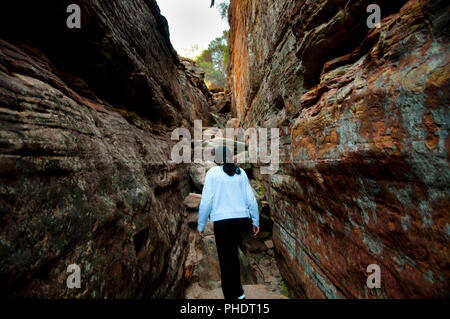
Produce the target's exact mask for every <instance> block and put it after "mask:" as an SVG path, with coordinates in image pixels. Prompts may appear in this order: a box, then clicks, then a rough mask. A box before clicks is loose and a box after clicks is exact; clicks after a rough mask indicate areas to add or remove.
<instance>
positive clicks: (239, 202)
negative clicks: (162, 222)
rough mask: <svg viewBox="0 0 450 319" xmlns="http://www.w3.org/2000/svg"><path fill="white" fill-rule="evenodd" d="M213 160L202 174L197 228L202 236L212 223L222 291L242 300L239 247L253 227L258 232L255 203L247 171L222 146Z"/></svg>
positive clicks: (230, 297)
mask: <svg viewBox="0 0 450 319" xmlns="http://www.w3.org/2000/svg"><path fill="white" fill-rule="evenodd" d="M215 159H216V163H223V165H221V166H215V167H213V168H211V169H210V170H209V171H208V172H207V174H206V177H205V184H204V186H203V191H202V199H201V201H200V208H199V213H198V227H197V230H198V232H199V234H200V236H201V237H204V234H203V231H204V229H205V226H206V223H207V220H208V218H209V219H210V220H211V221H212V222H214V236H215V239H216V248H217V254H218V255H219V265H220V275H221V282H222V291H223V295H224V297H225V299H245V294H244V290H243V288H242V284H241V279H240V268H239V252H238V246H239V243H240V241H241V239H242V236H243V235H244V234H245V233H246V232H249V231H250V229H251V225H252V226H253V236H256V235H257V234H258V233H259V213H258V204H257V202H256V199H255V195H254V194H253V190H252V187H251V185H250V182H249V181H248V177H247V174H246V173H245V171H244V170H243V169H240V168H239V167H237V166H236V165H235V164H234V163H233V154H232V153H231V151H230V150H229V149H228V148H227V147H225V146H223V147H218V148H216V152H215Z"/></svg>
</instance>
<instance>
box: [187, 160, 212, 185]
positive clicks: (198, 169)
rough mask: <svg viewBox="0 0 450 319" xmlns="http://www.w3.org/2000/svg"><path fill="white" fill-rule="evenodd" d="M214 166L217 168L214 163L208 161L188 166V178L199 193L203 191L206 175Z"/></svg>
mask: <svg viewBox="0 0 450 319" xmlns="http://www.w3.org/2000/svg"><path fill="white" fill-rule="evenodd" d="M214 166H217V165H216V163H214V162H210V161H205V162H202V163H192V164H191V165H190V166H189V176H190V178H191V181H192V183H193V184H194V186H195V188H196V189H197V190H198V191H201V190H202V189H203V184H204V183H205V176H206V173H207V172H208V170H209V169H210V168H212V167H214Z"/></svg>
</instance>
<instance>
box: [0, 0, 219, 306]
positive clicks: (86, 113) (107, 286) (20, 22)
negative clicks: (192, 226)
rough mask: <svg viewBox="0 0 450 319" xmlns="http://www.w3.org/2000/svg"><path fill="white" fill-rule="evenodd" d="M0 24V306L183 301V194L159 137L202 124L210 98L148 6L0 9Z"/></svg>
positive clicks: (14, 4) (87, 3)
mask: <svg viewBox="0 0 450 319" xmlns="http://www.w3.org/2000/svg"><path fill="white" fill-rule="evenodd" d="M70 3H78V4H79V5H80V7H81V17H82V23H81V29H68V28H67V27H66V19H67V17H68V16H69V14H68V13H66V8H67V6H68V5H69V4H70ZM0 25H1V28H0V30H1V31H0V256H1V258H0V287H1V288H0V291H1V295H2V296H4V297H10V298H18V297H19V298H20V297H41V298H56V297H57V298H61V297H62V298H74V297H76V298H166V297H169V298H170V297H181V296H183V280H182V278H183V274H184V271H183V263H184V260H185V259H186V255H187V248H188V230H187V226H186V225H185V223H183V215H182V213H183V211H184V208H183V204H182V202H183V198H184V196H186V195H187V194H188V193H189V191H190V186H189V182H188V174H187V169H186V167H183V166H180V165H174V164H171V163H170V162H169V158H170V149H171V146H172V143H174V142H172V141H171V140H170V132H171V131H172V129H173V128H175V127H177V126H185V127H189V126H190V123H191V122H192V121H193V120H194V119H202V120H204V123H206V124H208V123H209V103H210V102H211V95H210V93H209V91H208V90H207V88H206V86H205V84H204V83H203V81H202V80H201V77H199V76H198V75H197V74H195V73H194V72H192V71H189V70H188V65H187V64H186V63H185V62H183V63H181V62H180V61H179V60H178V57H177V55H176V53H175V51H174V50H173V48H172V46H171V44H170V41H169V34H168V26H167V22H166V20H165V19H164V18H163V17H162V16H161V15H160V13H159V8H158V6H157V4H156V2H155V1H154V0H127V1H121V0H112V1H100V0H84V1H74V0H70V1H59V0H58V1H54V0H48V1H39V3H38V2H37V1H33V2H31V3H30V2H28V1H11V2H10V3H9V4H8V5H6V4H5V5H2V10H1V13H0ZM70 264H77V265H78V266H79V267H80V269H81V288H80V289H68V288H67V286H66V278H67V277H68V276H69V273H67V272H66V269H67V267H68V265H70Z"/></svg>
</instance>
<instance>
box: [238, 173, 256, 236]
mask: <svg viewBox="0 0 450 319" xmlns="http://www.w3.org/2000/svg"><path fill="white" fill-rule="evenodd" d="M242 171H243V175H244V183H245V185H244V186H245V195H246V202H247V206H248V209H249V211H250V217H251V219H252V225H253V226H254V227H253V228H254V229H253V232H254V233H255V236H256V235H257V234H258V232H259V211H258V203H257V202H256V198H255V194H254V193H253V189H252V185H250V182H249V180H248V177H247V174H246V173H245V171H244V170H242ZM255 227H256V228H257V230H255Z"/></svg>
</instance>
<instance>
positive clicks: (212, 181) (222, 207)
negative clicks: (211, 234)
mask: <svg viewBox="0 0 450 319" xmlns="http://www.w3.org/2000/svg"><path fill="white" fill-rule="evenodd" d="M240 171H241V174H234V175H233V176H229V175H228V174H227V173H225V172H224V171H223V168H222V166H215V167H213V168H211V169H210V170H209V171H208V172H207V173H206V177H205V185H204V186H203V192H202V199H201V201H200V208H199V212H198V227H197V229H198V231H203V230H204V229H205V226H206V222H207V221H208V218H209V219H210V220H211V221H213V222H214V221H218V220H222V219H229V218H251V219H252V224H253V226H259V213H258V203H257V202H256V199H255V195H254V194H253V190H252V187H251V185H250V182H249V181H248V177H247V174H246V173H245V171H244V170H243V169H240Z"/></svg>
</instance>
